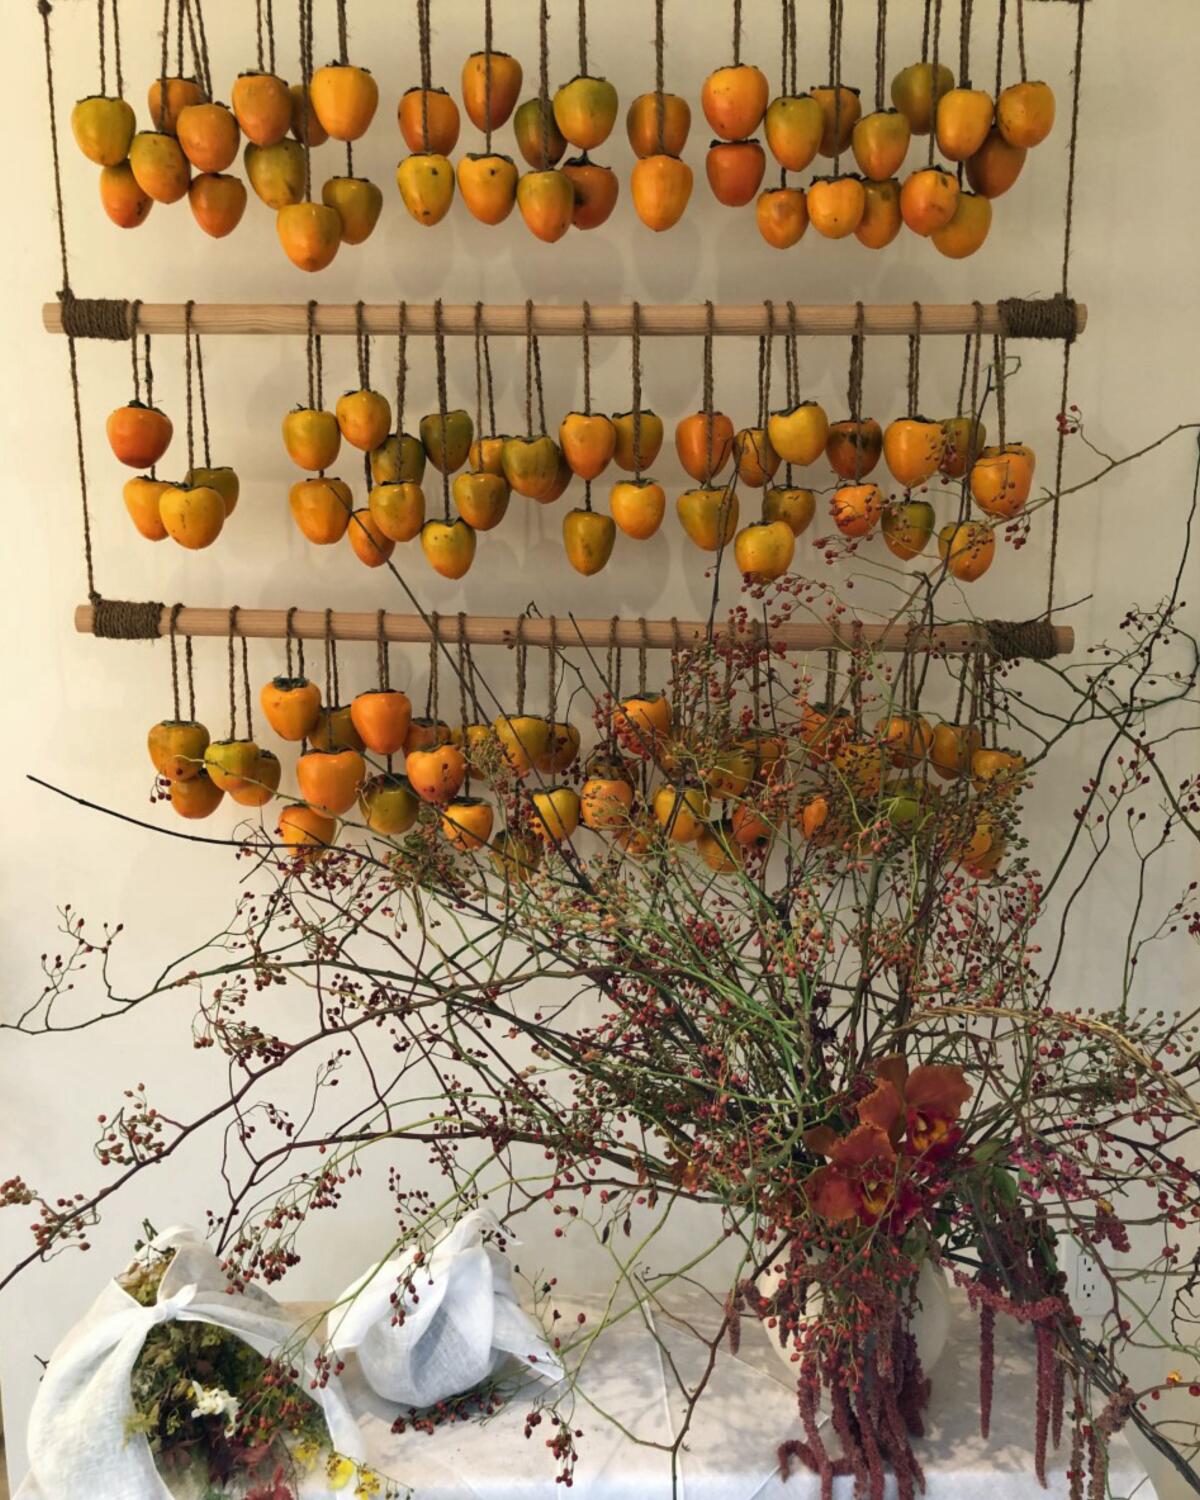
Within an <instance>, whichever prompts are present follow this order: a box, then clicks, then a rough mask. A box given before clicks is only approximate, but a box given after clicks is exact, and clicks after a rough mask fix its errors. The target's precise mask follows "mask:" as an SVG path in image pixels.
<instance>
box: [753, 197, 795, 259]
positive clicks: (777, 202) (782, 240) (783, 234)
mask: <svg viewBox="0 0 1200 1500" xmlns="http://www.w3.org/2000/svg"><path fill="white" fill-rule="evenodd" d="M754 213H755V219H756V221H757V223H758V232H759V234H761V235H762V237H763V239H764V240H766V242H767V244H768V245H772V246H774V248H775V249H776V250H790V249H791V247H792V246H793V245H798V244H799V243H800V241H801V240H802V239H803V238H804V231H805V230H806V229H807V228H808V203H807V200H806V199H805V196H804V192H803V190H802V189H800V188H793V187H778V188H770V189H768V191H767V192H765V193H760V194H759V195H758V202H757V203H756V204H755V209H754Z"/></svg>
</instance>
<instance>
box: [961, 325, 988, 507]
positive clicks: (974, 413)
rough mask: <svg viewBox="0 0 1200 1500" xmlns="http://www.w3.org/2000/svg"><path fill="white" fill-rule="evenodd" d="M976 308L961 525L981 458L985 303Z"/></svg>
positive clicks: (969, 505)
mask: <svg viewBox="0 0 1200 1500" xmlns="http://www.w3.org/2000/svg"><path fill="white" fill-rule="evenodd" d="M974 306H975V358H974V361H973V362H972V365H971V408H970V410H971V425H970V428H969V429H968V430H969V433H970V436H969V437H968V439H967V456H966V462H965V463H964V465H963V473H962V480H961V482H960V486H959V492H958V519H959V522H960V524H961V523H962V522H963V521H965V520H966V519H967V517H968V515H970V513H971V494H970V485H971V468H972V466H973V465H974V462H975V460H976V458H977V457H978V456H979V438H980V428H979V418H980V411H979V375H980V366H981V363H982V358H983V303H982V302H976V303H975V304H974Z"/></svg>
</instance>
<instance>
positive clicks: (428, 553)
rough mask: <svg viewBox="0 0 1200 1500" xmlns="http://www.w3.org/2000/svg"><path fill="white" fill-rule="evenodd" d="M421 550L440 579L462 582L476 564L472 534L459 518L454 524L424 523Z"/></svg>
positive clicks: (470, 529) (471, 529) (473, 532)
mask: <svg viewBox="0 0 1200 1500" xmlns="http://www.w3.org/2000/svg"><path fill="white" fill-rule="evenodd" d="M421 550H422V552H424V554H425V557H426V560H427V561H428V563H429V566H430V567H431V568H432V569H433V570H434V572H435V573H440V574H441V575H442V577H443V578H461V577H462V576H463V574H464V573H466V572H467V570H468V569H469V568H470V566H471V564H472V563H473V562H474V561H475V531H474V528H473V527H471V526H468V525H467V523H466V522H465V521H464V520H463V519H462V517H461V516H460V517H459V518H458V520H456V521H426V522H425V524H424V526H422V527H421Z"/></svg>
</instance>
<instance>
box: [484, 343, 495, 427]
mask: <svg viewBox="0 0 1200 1500" xmlns="http://www.w3.org/2000/svg"><path fill="white" fill-rule="evenodd" d="M483 375H484V379H485V380H486V381H487V399H488V436H489V437H495V436H496V435H497V434H496V387H495V384H494V382H493V381H492V346H491V343H490V341H489V339H488V336H487V334H486V333H485V334H484V336H483Z"/></svg>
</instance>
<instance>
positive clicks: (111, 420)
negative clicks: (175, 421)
mask: <svg viewBox="0 0 1200 1500" xmlns="http://www.w3.org/2000/svg"><path fill="white" fill-rule="evenodd" d="M173 431H174V428H173V427H172V425H171V419H170V417H168V416H167V414H166V413H165V412H162V411H159V409H158V407H157V406H145V405H143V404H142V402H141V401H130V402H129V403H128V404H127V405H125V406H118V407H117V409H116V410H115V411H114V412H111V413H110V414H109V417H108V421H107V422H106V423H105V432H106V433H107V435H108V443H109V447H110V448H111V449H112V451H113V453H114V454H115V455H116V457H117V458H118V459H119V460H120V461H121V462H122V463H123V464H128V466H129V467H130V468H131V469H151V468H153V467H154V465H155V464H156V463H157V462H158V461H159V459H160V458H161V457H162V456H163V454H164V453H165V452H166V451H167V449H168V447H169V446H170V443H171V435H172V433H173Z"/></svg>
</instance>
